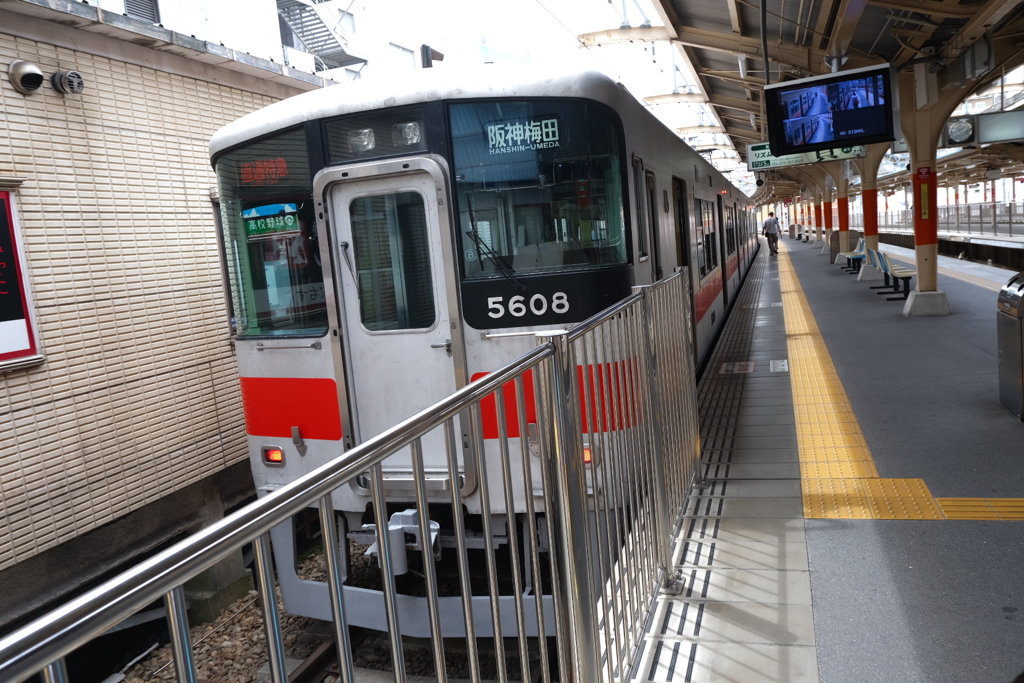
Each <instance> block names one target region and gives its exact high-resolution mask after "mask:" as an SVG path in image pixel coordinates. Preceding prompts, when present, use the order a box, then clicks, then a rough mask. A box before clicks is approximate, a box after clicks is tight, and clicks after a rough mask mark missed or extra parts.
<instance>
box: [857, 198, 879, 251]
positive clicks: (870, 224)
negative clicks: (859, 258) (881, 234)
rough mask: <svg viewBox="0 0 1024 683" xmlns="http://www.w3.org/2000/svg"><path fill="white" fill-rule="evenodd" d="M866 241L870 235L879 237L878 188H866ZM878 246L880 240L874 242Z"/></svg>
mask: <svg viewBox="0 0 1024 683" xmlns="http://www.w3.org/2000/svg"><path fill="white" fill-rule="evenodd" d="M861 196H862V197H863V198H864V241H865V242H867V238H869V237H878V190H877V189H871V190H864V191H863V194H862V195H861ZM874 245H875V247H873V248H877V246H878V242H877V241H876V242H874Z"/></svg>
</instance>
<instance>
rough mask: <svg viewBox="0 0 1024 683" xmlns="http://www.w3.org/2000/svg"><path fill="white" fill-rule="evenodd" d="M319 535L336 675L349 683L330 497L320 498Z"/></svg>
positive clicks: (337, 545) (342, 597)
mask: <svg viewBox="0 0 1024 683" xmlns="http://www.w3.org/2000/svg"><path fill="white" fill-rule="evenodd" d="M319 509H320V529H321V532H320V535H321V537H322V538H323V541H324V557H325V559H326V560H327V589H328V591H329V592H330V596H331V614H333V616H334V621H333V622H332V623H331V625H332V626H333V628H334V643H335V646H336V647H337V648H338V673H339V674H340V675H341V683H353V681H355V674H354V673H353V671H352V657H351V656H350V655H349V650H351V643H350V642H349V635H348V622H347V620H346V619H345V589H344V587H343V586H342V577H341V566H340V564H341V563H340V562H339V557H340V553H341V548H340V542H339V540H338V524H337V522H336V521H335V519H334V504H333V501H332V500H331V496H330V494H328V495H326V496H324V497H323V498H321V499H320V505H319Z"/></svg>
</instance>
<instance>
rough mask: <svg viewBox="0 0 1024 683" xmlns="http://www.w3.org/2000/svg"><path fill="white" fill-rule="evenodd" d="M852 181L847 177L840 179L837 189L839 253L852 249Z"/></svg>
mask: <svg viewBox="0 0 1024 683" xmlns="http://www.w3.org/2000/svg"><path fill="white" fill-rule="evenodd" d="M849 188H850V183H849V181H847V180H846V179H845V178H844V179H843V180H840V181H839V183H838V186H837V187H836V190H837V191H838V193H839V197H838V198H837V199H836V204H837V208H838V209H839V253H840V254H844V253H846V252H848V251H850V250H852V248H853V247H852V246H851V245H850V195H849V192H850V189H849Z"/></svg>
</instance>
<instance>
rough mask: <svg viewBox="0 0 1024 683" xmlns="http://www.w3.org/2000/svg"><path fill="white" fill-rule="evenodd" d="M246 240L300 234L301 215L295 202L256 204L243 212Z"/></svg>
mask: <svg viewBox="0 0 1024 683" xmlns="http://www.w3.org/2000/svg"><path fill="white" fill-rule="evenodd" d="M242 222H243V224H244V226H245V237H246V240H248V241H250V242H252V241H254V240H269V239H273V238H275V237H283V236H285V235H298V234H299V233H300V232H301V230H300V228H299V217H298V215H297V213H296V206H295V204H269V205H267V206H256V207H253V208H251V209H248V210H247V211H244V212H243V213H242Z"/></svg>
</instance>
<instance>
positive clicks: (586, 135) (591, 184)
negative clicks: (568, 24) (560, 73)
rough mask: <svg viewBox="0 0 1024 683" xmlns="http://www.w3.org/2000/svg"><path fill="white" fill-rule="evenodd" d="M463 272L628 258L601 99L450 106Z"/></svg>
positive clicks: (613, 143)
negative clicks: (593, 100)
mask: <svg viewBox="0 0 1024 683" xmlns="http://www.w3.org/2000/svg"><path fill="white" fill-rule="evenodd" d="M449 113H450V120H451V132H452V144H453V162H454V169H453V170H454V174H455V180H456V182H455V188H456V192H455V194H456V196H455V199H456V202H457V203H458V207H459V235H458V239H459V242H460V255H461V259H460V260H461V268H462V273H463V276H464V277H465V278H467V279H474V278H492V277H501V278H505V279H508V280H509V281H510V282H512V283H513V285H514V286H516V287H517V288H519V287H520V286H521V285H520V283H519V282H518V280H517V279H516V276H517V275H521V274H529V273H540V272H557V271H560V270H567V269H572V270H577V269H587V268H596V267H602V266H609V265H619V264H623V263H626V262H627V258H628V257H627V251H626V240H625V239H624V228H623V226H624V222H625V221H624V214H623V204H622V192H623V190H622V174H621V164H622V160H621V154H620V150H619V139H620V138H619V134H618V129H617V126H616V125H615V123H614V121H613V117H612V115H611V114H610V112H609V111H608V110H607V109H605V108H604V107H602V106H600V105H597V104H594V103H586V102H579V101H559V100H530V101H499V102H478V103H472V104H452V105H450V111H449Z"/></svg>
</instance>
